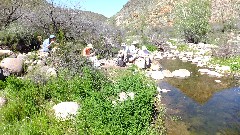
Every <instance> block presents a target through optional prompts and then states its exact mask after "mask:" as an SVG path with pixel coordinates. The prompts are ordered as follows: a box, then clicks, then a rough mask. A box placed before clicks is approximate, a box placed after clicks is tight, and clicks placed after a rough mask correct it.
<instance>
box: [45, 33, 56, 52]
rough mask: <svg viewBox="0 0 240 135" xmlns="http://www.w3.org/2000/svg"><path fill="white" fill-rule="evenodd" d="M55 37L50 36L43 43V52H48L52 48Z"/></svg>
mask: <svg viewBox="0 0 240 135" xmlns="http://www.w3.org/2000/svg"><path fill="white" fill-rule="evenodd" d="M55 41H56V37H55V36H54V35H50V36H49V38H48V39H45V40H44V41H43V51H44V52H49V51H50V50H51V48H52V47H53V46H52V44H53V43H55Z"/></svg>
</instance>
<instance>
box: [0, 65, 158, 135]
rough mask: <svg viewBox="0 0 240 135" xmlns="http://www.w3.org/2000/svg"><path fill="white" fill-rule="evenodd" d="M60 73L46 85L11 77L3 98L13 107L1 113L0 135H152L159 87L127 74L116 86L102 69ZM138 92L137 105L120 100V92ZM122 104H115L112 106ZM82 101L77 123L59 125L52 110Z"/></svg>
mask: <svg viewBox="0 0 240 135" xmlns="http://www.w3.org/2000/svg"><path fill="white" fill-rule="evenodd" d="M67 73H68V72H61V73H59V76H58V78H53V79H50V80H49V81H48V82H47V83H46V84H45V85H41V84H35V83H32V82H31V81H29V80H20V79H17V78H15V77H9V78H8V79H7V81H6V87H5V89H4V91H3V93H4V94H5V95H6V97H7V98H8V99H9V103H8V104H7V105H6V106H5V107H4V108H2V109H1V110H0V116H1V117H0V119H1V123H0V125H1V126H0V133H1V134H79V133H81V134H147V133H148V132H150V131H149V130H150V123H151V121H152V113H153V103H154V102H153V96H154V94H155V90H156V86H155V84H154V83H152V82H149V81H147V79H146V78H145V77H144V76H143V75H141V74H136V73H135V74H132V73H131V74H128V75H126V76H123V77H120V78H119V79H118V80H117V82H116V83H111V82H109V81H108V80H107V78H106V77H105V76H104V75H103V74H102V73H100V72H99V71H97V70H91V69H90V68H88V67H84V68H83V69H82V75H81V76H78V75H76V76H74V77H72V78H71V79H69V78H67V77H66V74H67ZM123 91H124V92H134V93H135V96H134V100H131V99H128V100H127V101H124V102H120V101H117V99H118V94H119V93H120V92H123ZM113 100H115V101H117V104H116V105H113V104H112V101H113ZM62 101H77V102H78V103H80V106H81V109H80V110H79V114H78V115H77V118H76V120H74V121H64V122H62V121H58V120H56V119H55V118H54V116H53V112H52V111H51V107H52V106H53V104H54V103H58V102H62Z"/></svg>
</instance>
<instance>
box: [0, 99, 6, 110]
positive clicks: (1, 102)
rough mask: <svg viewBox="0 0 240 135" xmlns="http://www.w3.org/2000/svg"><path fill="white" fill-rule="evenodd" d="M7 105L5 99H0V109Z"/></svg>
mask: <svg viewBox="0 0 240 135" xmlns="http://www.w3.org/2000/svg"><path fill="white" fill-rule="evenodd" d="M5 104H7V99H6V98H4V97H0V108H1V107H3V106H4V105H5Z"/></svg>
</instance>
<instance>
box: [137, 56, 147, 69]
mask: <svg viewBox="0 0 240 135" xmlns="http://www.w3.org/2000/svg"><path fill="white" fill-rule="evenodd" d="M134 64H135V65H136V66H137V67H138V68H141V69H143V68H145V67H146V61H145V59H144V58H138V59H136V60H135V63H134Z"/></svg>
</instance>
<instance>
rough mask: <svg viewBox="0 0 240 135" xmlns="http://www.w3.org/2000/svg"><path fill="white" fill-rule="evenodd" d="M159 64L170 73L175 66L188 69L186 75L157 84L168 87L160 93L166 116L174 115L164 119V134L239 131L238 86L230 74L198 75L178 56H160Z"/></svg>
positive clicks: (194, 69) (239, 88) (239, 107)
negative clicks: (165, 131)
mask: <svg viewBox="0 0 240 135" xmlns="http://www.w3.org/2000/svg"><path fill="white" fill-rule="evenodd" d="M161 64H162V66H163V68H164V69H168V70H170V71H171V72H172V71H174V70H177V69H187V70H189V71H190V72H191V76H190V77H189V78H186V79H177V78H167V79H164V80H163V81H161V82H160V83H159V86H160V87H161V88H163V89H168V90H171V91H170V92H168V93H162V103H163V104H165V106H166V108H167V114H168V118H169V119H171V118H175V119H176V118H177V119H176V120H175V121H174V122H167V124H168V125H167V127H168V134H173V135H174V134H176V133H177V134H183V135H185V134H194V135H215V134H217V135H221V134H223V135H225V134H227V135H228V134H231V135H235V134H236V135H237V134H240V128H239V127H240V87H239V86H236V85H235V84H234V80H233V79H232V76H231V75H229V76H227V75H226V76H225V77H222V78H217V77H210V76H208V75H201V74H200V73H199V72H198V69H199V67H197V66H196V65H194V64H191V63H190V62H182V61H181V60H179V59H176V60H170V59H163V60H161ZM216 80H219V81H220V82H218V81H216ZM169 119H168V120H169Z"/></svg>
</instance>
